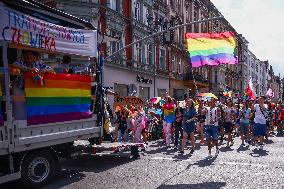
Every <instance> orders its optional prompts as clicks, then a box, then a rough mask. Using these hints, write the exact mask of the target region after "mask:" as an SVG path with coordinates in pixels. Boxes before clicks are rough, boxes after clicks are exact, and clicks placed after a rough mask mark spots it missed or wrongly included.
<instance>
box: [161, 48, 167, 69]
mask: <svg viewBox="0 0 284 189" xmlns="http://www.w3.org/2000/svg"><path fill="white" fill-rule="evenodd" d="M159 63H160V64H159V65H160V69H162V70H166V51H165V50H164V49H160V58H159Z"/></svg>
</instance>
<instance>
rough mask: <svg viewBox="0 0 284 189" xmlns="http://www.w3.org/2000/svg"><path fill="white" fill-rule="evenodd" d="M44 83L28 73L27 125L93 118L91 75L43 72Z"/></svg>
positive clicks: (26, 81)
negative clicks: (41, 83)
mask: <svg viewBox="0 0 284 189" xmlns="http://www.w3.org/2000/svg"><path fill="white" fill-rule="evenodd" d="M42 77H43V79H44V83H43V85H40V84H38V83H37V82H35V80H34V75H33V74H32V73H26V74H25V93H26V104H27V122H28V125H38V124H46V123H54V122H64V121H72V120H79V119H87V118H90V117H92V113H91V111H90V106H91V77H90V76H82V75H73V74H52V73H46V74H42Z"/></svg>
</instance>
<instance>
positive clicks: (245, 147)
mask: <svg viewBox="0 0 284 189" xmlns="http://www.w3.org/2000/svg"><path fill="white" fill-rule="evenodd" d="M247 150H249V146H239V148H238V149H237V152H238V153H240V152H244V151H247Z"/></svg>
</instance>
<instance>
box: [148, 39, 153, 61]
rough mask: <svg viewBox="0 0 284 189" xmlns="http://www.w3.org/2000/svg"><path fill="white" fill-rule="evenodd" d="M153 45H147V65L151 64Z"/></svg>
mask: <svg viewBox="0 0 284 189" xmlns="http://www.w3.org/2000/svg"><path fill="white" fill-rule="evenodd" d="M153 55H154V53H153V45H152V44H148V45H147V63H148V64H153Z"/></svg>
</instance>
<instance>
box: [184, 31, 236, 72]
mask: <svg viewBox="0 0 284 189" xmlns="http://www.w3.org/2000/svg"><path fill="white" fill-rule="evenodd" d="M185 37H186V41H187V50H188V53H189V56H190V59H191V64H192V67H201V66H205V65H210V66H216V65H220V64H237V63H238V60H237V57H236V56H235V50H236V47H237V42H236V38H235V35H234V34H233V33H232V32H223V33H187V34H186V35H185Z"/></svg>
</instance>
